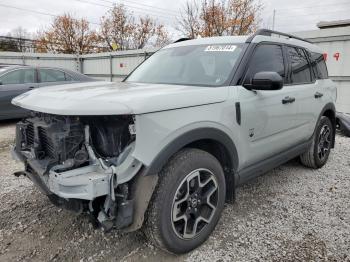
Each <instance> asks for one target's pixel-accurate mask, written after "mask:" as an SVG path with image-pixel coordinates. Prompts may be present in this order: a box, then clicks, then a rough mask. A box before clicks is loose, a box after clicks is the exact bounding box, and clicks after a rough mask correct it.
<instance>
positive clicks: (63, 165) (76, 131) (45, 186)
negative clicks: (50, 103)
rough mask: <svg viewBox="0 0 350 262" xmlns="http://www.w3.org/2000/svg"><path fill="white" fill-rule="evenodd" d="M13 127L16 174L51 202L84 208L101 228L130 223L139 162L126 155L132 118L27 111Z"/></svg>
mask: <svg viewBox="0 0 350 262" xmlns="http://www.w3.org/2000/svg"><path fill="white" fill-rule="evenodd" d="M16 128H17V130H16V145H15V147H14V148H13V150H12V153H13V156H14V158H16V159H18V160H20V161H22V162H23V163H24V166H25V169H24V171H20V172H16V173H15V175H16V176H20V175H24V176H27V177H28V178H30V179H31V180H32V181H33V183H34V184H36V185H37V186H38V188H39V189H40V190H41V192H43V193H44V194H46V195H47V196H48V197H49V199H50V200H51V201H52V202H53V203H54V204H56V205H58V206H63V207H65V208H67V209H70V210H73V211H75V212H78V213H81V212H87V213H88V214H90V215H91V217H92V218H93V219H94V221H96V222H98V224H99V225H101V226H102V227H103V228H104V229H105V230H109V229H111V228H113V227H116V228H126V227H128V226H130V225H131V224H132V223H133V220H134V212H135V201H134V199H135V198H140V196H137V193H135V191H137V190H135V189H134V187H135V184H136V183H140V181H139V180H140V179H138V177H139V175H137V174H139V173H142V169H143V165H142V163H141V162H140V161H138V160H137V159H135V158H134V157H133V154H132V153H133V151H134V148H135V141H136V132H135V121H134V118H133V117H132V116H130V115H122V116H80V117H79V116H58V115H49V114H42V113H33V115H32V116H31V117H29V118H27V119H25V120H23V121H21V122H19V123H18V124H17V127H16ZM149 197H150V196H149ZM141 198H142V197H141Z"/></svg>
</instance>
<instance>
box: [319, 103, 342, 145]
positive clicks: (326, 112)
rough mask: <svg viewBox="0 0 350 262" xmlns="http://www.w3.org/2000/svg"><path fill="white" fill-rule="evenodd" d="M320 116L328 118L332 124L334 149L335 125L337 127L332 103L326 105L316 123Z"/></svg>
mask: <svg viewBox="0 0 350 262" xmlns="http://www.w3.org/2000/svg"><path fill="white" fill-rule="evenodd" d="M322 116H326V117H328V118H329V120H330V121H331V122H332V126H333V137H332V148H334V145H335V133H336V125H337V120H336V110H335V105H334V104H333V103H328V104H326V105H325V106H324V107H323V109H322V111H321V114H320V116H319V118H318V121H317V123H318V122H319V121H320V119H321V117H322ZM315 129H316V128H315Z"/></svg>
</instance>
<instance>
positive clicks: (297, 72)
mask: <svg viewBox="0 0 350 262" xmlns="http://www.w3.org/2000/svg"><path fill="white" fill-rule="evenodd" d="M287 55H288V57H289V61H290V64H291V67H292V68H291V70H292V71H291V83H292V84H305V83H311V82H312V77H311V70H310V65H309V62H308V60H307V57H306V54H305V52H304V51H303V50H302V49H300V48H296V47H289V46H288V47H287Z"/></svg>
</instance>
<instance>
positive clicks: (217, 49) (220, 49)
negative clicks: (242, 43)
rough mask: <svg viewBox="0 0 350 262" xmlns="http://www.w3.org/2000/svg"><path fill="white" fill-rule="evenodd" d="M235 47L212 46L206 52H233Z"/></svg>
mask: <svg viewBox="0 0 350 262" xmlns="http://www.w3.org/2000/svg"><path fill="white" fill-rule="evenodd" d="M235 49H236V46H235V45H210V46H207V48H206V49H205V50H204V51H205V52H233V51H235Z"/></svg>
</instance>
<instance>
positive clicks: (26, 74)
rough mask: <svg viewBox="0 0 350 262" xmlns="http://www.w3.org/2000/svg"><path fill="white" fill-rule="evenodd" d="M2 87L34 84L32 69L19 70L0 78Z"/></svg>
mask: <svg viewBox="0 0 350 262" xmlns="http://www.w3.org/2000/svg"><path fill="white" fill-rule="evenodd" d="M0 82H1V83H2V84H3V85H11V84H24V83H35V70H34V69H19V70H15V71H12V72H9V73H7V74H5V75H4V76H2V77H1V78H0Z"/></svg>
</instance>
